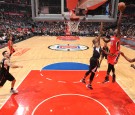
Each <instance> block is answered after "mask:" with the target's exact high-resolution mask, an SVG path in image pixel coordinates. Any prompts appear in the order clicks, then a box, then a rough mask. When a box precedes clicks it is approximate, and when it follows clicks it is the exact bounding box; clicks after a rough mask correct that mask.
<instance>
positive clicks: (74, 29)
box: [67, 20, 80, 32]
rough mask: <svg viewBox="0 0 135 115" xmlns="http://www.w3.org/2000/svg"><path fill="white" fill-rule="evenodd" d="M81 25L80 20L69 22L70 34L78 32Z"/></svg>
mask: <svg viewBox="0 0 135 115" xmlns="http://www.w3.org/2000/svg"><path fill="white" fill-rule="evenodd" d="M79 24H80V20H69V21H68V23H67V25H68V28H69V31H70V32H78V26H79Z"/></svg>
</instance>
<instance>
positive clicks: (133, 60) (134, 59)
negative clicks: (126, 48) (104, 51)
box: [121, 52, 135, 69]
mask: <svg viewBox="0 0 135 115" xmlns="http://www.w3.org/2000/svg"><path fill="white" fill-rule="evenodd" d="M121 55H122V56H123V57H124V58H125V59H126V60H127V61H129V62H130V63H132V62H135V58H133V59H130V58H128V57H127V56H125V54H124V53H123V52H121ZM131 67H133V68H134V69H135V65H134V64H131Z"/></svg>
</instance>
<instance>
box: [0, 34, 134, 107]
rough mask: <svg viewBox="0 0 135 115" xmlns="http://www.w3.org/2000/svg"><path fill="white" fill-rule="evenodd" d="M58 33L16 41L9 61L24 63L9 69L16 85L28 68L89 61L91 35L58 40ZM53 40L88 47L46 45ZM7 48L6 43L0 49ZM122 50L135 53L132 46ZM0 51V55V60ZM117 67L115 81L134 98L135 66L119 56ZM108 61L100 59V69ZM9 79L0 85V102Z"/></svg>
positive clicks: (3, 97) (5, 96)
mask: <svg viewBox="0 0 135 115" xmlns="http://www.w3.org/2000/svg"><path fill="white" fill-rule="evenodd" d="M56 38H57V37H50V36H35V37H32V38H30V39H27V40H25V41H22V42H19V43H17V44H15V45H16V47H15V49H16V53H15V54H14V55H13V56H12V58H11V61H12V62H13V63H14V64H19V65H23V68H18V69H12V68H11V69H10V72H11V73H12V74H13V75H14V76H15V78H16V79H17V82H16V85H15V87H18V85H19V84H20V83H21V82H22V80H23V79H24V78H25V77H26V76H27V74H28V73H29V72H30V71H31V70H41V68H43V67H44V66H46V65H49V64H52V63H57V62H80V63H84V64H89V58H90V57H91V55H92V39H93V38H91V37H80V39H79V40H76V41H64V40H58V39H56ZM55 44H80V45H85V46H88V47H89V49H88V50H84V51H73V52H72V51H71V52H70V51H68V52H65V51H54V50H50V49H48V46H50V45H55ZM4 50H8V49H7V47H5V48H3V49H1V50H0V54H1V53H2V51H4ZM121 51H123V52H124V53H125V55H127V56H128V57H131V58H134V57H135V50H131V49H129V48H126V47H123V46H121ZM1 59H2V55H1V56H0V60H1ZM115 67H116V75H117V82H118V84H119V85H120V86H121V87H122V88H123V90H124V91H125V92H126V93H127V94H128V96H130V98H131V99H132V100H133V101H134V102H135V92H134V91H135V70H134V69H133V68H131V67H130V63H129V62H127V61H126V60H125V59H124V58H123V57H122V56H121V57H120V59H119V62H118V64H117V65H116V66H115ZM106 69H107V62H106V60H103V62H102V65H101V67H100V69H99V70H106ZM9 89H10V82H8V81H7V82H6V84H5V85H4V87H3V88H1V89H0V106H1V105H3V103H4V102H5V101H6V100H7V98H8V97H9V96H10V93H9Z"/></svg>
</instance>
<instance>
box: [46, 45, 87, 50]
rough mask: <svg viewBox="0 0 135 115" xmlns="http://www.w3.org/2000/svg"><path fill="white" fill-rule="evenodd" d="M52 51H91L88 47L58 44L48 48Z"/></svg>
mask: <svg viewBox="0 0 135 115" xmlns="http://www.w3.org/2000/svg"><path fill="white" fill-rule="evenodd" d="M48 48H49V49H51V50H57V51H83V50H87V49H89V47H88V46H84V45H79V44H77V45H75V44H56V45H51V46H49V47H48Z"/></svg>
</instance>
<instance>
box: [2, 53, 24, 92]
mask: <svg viewBox="0 0 135 115" xmlns="http://www.w3.org/2000/svg"><path fill="white" fill-rule="evenodd" d="M2 55H3V56H4V58H3V60H2V67H1V73H0V87H2V86H3V85H4V84H5V82H6V81H7V80H8V81H11V90H10V92H11V93H18V91H17V90H15V89H14V85H15V82H16V79H15V78H14V77H13V76H12V75H11V74H10V73H9V68H10V67H12V68H19V67H20V68H22V66H18V65H13V64H11V63H10V54H9V53H8V52H7V51H4V52H3V53H2Z"/></svg>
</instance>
